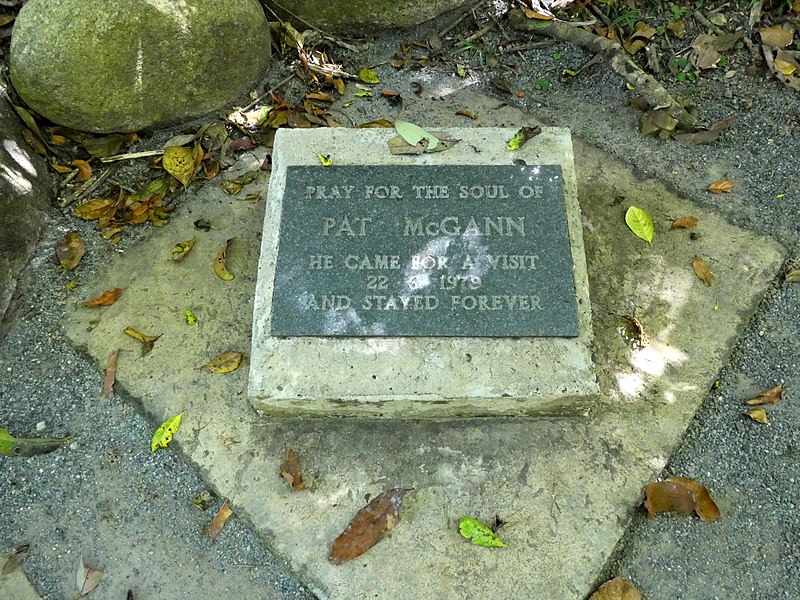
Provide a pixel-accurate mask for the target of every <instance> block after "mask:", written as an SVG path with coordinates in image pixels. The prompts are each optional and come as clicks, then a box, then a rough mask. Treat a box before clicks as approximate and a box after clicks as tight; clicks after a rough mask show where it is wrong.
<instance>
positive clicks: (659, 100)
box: [508, 9, 699, 131]
mask: <svg viewBox="0 0 800 600" xmlns="http://www.w3.org/2000/svg"><path fill="white" fill-rule="evenodd" d="M508 18H509V23H510V24H511V26H512V27H514V28H515V29H519V30H522V31H530V32H532V33H536V34H539V35H546V36H548V37H551V38H554V39H557V40H561V41H564V42H569V43H571V44H576V45H578V46H581V47H583V48H586V49H587V50H590V51H591V52H594V53H595V54H597V55H599V56H601V57H603V59H605V61H606V62H607V63H608V65H609V66H610V67H611V68H612V69H613V70H614V72H615V73H617V74H618V75H619V76H620V77H622V78H623V79H624V80H625V81H626V82H628V83H629V84H630V85H631V86H633V87H634V88H635V89H636V91H637V92H638V93H639V94H640V95H641V96H642V98H644V99H645V100H646V101H647V103H648V104H650V105H651V106H663V107H666V108H667V109H668V111H669V114H670V115H671V116H672V117H673V118H674V119H676V120H677V121H678V124H679V126H680V129H683V130H690V131H694V130H695V129H696V128H697V126H698V124H699V123H698V119H696V118H695V117H693V116H692V115H690V114H689V113H688V111H687V110H686V109H685V108H684V107H683V106H681V105H680V104H679V103H678V102H677V101H676V100H675V98H673V97H672V95H671V94H670V93H669V92H668V91H667V90H666V88H665V87H664V86H663V85H661V84H660V83H659V82H658V81H657V80H656V79H655V78H654V77H653V76H652V75H649V74H647V73H645V72H644V71H643V70H642V69H641V67H639V65H637V64H636V63H635V62H633V60H631V58H630V57H629V56H628V53H627V52H625V50H624V49H623V48H622V47H621V46H620V45H619V44H617V43H615V42H612V41H611V40H609V39H608V38H603V37H600V36H598V35H595V34H593V33H590V32H588V31H586V30H585V29H580V28H578V27H575V26H573V25H570V24H569V23H565V22H562V21H537V22H532V21H533V19H530V20H529V19H526V18H525V16H524V15H523V14H522V11H519V10H516V9H515V10H512V11H510V12H509V14H508Z"/></svg>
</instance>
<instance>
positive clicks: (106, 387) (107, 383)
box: [103, 350, 119, 398]
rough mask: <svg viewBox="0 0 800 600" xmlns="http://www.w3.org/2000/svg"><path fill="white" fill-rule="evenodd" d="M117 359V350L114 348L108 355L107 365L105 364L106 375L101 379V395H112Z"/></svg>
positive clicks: (106, 396) (109, 396) (108, 396)
mask: <svg viewBox="0 0 800 600" xmlns="http://www.w3.org/2000/svg"><path fill="white" fill-rule="evenodd" d="M118 360H119V350H114V351H113V352H112V353H111V354H109V355H108V366H106V376H105V378H104V379H103V397H105V398H111V396H113V395H114V381H116V379H117V361H118Z"/></svg>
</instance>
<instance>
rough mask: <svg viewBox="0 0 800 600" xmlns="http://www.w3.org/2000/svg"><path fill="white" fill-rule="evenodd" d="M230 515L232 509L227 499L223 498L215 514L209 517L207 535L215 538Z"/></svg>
mask: <svg viewBox="0 0 800 600" xmlns="http://www.w3.org/2000/svg"><path fill="white" fill-rule="evenodd" d="M231 515H233V510H231V507H230V506H228V501H227V500H225V502H223V503H222V506H220V508H219V510H218V511H217V514H215V515H214V518H213V519H211V526H210V527H209V528H208V537H210V538H211V539H212V540H215V539H216V538H217V536H218V535H219V532H220V531H222V528H223V527H225V523H227V522H228V519H230V518H231Z"/></svg>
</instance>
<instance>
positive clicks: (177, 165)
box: [161, 146, 195, 187]
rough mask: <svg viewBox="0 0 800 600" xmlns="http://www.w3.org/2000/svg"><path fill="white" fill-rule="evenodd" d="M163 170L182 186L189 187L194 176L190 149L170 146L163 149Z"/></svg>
mask: <svg viewBox="0 0 800 600" xmlns="http://www.w3.org/2000/svg"><path fill="white" fill-rule="evenodd" d="M161 164H162V165H163V167H164V170H165V171H166V172H167V173H169V174H170V175H172V176H173V177H174V178H175V179H177V180H178V181H180V182H181V183H182V184H183V187H186V186H187V185H189V181H191V179H192V175H194V168H195V163H194V155H193V153H192V149H191V148H186V147H184V146H170V147H169V148H164V158H162V159H161Z"/></svg>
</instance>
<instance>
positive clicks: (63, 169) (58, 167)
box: [50, 163, 72, 175]
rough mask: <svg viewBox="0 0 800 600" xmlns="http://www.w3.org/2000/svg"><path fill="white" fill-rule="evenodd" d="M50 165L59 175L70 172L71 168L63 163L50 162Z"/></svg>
mask: <svg viewBox="0 0 800 600" xmlns="http://www.w3.org/2000/svg"><path fill="white" fill-rule="evenodd" d="M50 166H51V167H52V168H53V170H54V171H55V172H56V173H58V174H59V175H64V174H65V173H71V172H72V169H70V168H69V167H65V166H64V165H59V164H58V163H50Z"/></svg>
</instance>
